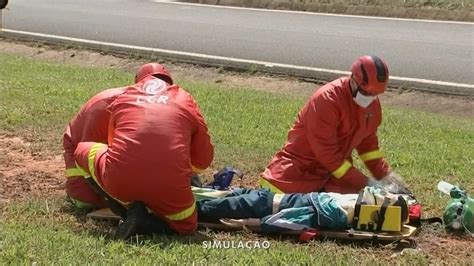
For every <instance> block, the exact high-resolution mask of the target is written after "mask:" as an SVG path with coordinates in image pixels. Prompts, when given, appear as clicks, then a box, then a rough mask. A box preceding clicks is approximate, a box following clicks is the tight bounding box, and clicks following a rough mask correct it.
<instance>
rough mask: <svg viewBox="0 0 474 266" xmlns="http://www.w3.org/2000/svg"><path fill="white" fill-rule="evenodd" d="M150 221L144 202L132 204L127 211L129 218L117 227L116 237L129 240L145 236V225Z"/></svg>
mask: <svg viewBox="0 0 474 266" xmlns="http://www.w3.org/2000/svg"><path fill="white" fill-rule="evenodd" d="M147 220H148V210H147V209H146V206H145V204H144V203H143V202H139V201H135V202H132V204H131V205H130V207H129V208H128V210H127V218H126V219H125V221H124V222H123V223H121V224H119V226H118V227H117V230H116V231H115V237H116V238H118V239H123V240H127V239H129V238H130V237H132V236H135V235H139V234H143V231H144V230H143V228H144V225H145V224H146V223H147Z"/></svg>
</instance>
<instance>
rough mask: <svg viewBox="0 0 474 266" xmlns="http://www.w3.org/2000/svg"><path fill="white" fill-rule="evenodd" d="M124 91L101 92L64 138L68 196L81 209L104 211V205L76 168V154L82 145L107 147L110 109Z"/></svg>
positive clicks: (84, 108)
mask: <svg viewBox="0 0 474 266" xmlns="http://www.w3.org/2000/svg"><path fill="white" fill-rule="evenodd" d="M124 91H125V88H114V89H108V90H105V91H102V92H100V93H98V94H96V95H95V96H93V97H92V98H91V99H90V100H89V101H87V102H86V103H85V104H84V105H83V106H82V108H81V110H80V111H79V113H77V114H76V116H75V117H74V118H73V119H72V120H71V122H70V123H69V125H68V126H67V128H66V130H65V132H64V134H63V147H64V162H65V164H66V177H67V180H66V194H67V195H68V196H69V198H70V199H71V201H72V202H73V204H74V205H75V206H76V207H78V208H103V207H105V203H104V201H103V199H102V197H100V196H99V195H98V194H97V193H96V192H95V191H94V190H92V188H91V187H90V186H89V185H88V184H87V183H86V181H85V179H84V176H85V175H87V173H85V172H84V171H83V170H82V169H80V168H78V167H77V166H76V161H75V159H74V151H75V150H76V147H77V145H78V144H79V143H80V142H83V141H94V142H100V143H107V138H108V127H109V119H110V113H109V111H108V110H107V107H108V105H109V104H110V103H112V102H113V101H114V100H115V99H116V98H117V96H118V95H120V94H122V93H123V92H124Z"/></svg>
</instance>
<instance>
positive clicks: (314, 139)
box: [260, 56, 405, 194]
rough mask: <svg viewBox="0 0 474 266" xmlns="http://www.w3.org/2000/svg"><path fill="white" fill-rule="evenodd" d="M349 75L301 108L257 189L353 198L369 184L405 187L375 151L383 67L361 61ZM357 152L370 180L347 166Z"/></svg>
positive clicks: (385, 79)
mask: <svg viewBox="0 0 474 266" xmlns="http://www.w3.org/2000/svg"><path fill="white" fill-rule="evenodd" d="M351 72H352V73H351V75H350V76H347V77H343V78H339V79H337V80H334V81H332V82H330V83H328V84H326V85H324V86H322V87H321V88H320V89H318V90H317V91H316V92H315V93H314V94H313V96H312V97H311V98H310V99H309V100H308V101H307V103H306V105H305V106H304V107H303V108H302V110H301V111H300V113H299V114H298V117H297V119H296V122H295V123H294V125H293V128H292V129H291V130H290V132H289V133H288V140H287V142H286V144H285V146H284V147H283V149H282V150H281V151H279V152H278V153H277V154H276V155H275V156H274V157H273V159H272V161H271V162H270V164H269V165H268V166H267V168H266V169H265V171H264V172H263V173H262V178H261V180H260V185H261V187H263V188H268V189H270V190H271V191H274V192H277V193H297V192H300V193H308V192H313V191H326V192H338V193H344V194H346V193H358V192H359V191H360V190H361V189H362V188H364V187H365V186H367V185H372V184H371V183H376V182H384V183H388V182H390V183H397V184H400V185H401V187H404V186H405V184H404V183H403V182H402V178H401V177H399V176H397V175H396V174H395V173H393V171H392V170H391V169H390V167H389V165H388V163H387V162H386V160H385V158H384V155H383V153H382V152H381V151H380V150H379V141H378V137H377V129H378V128H379V126H380V124H381V122H382V112H381V105H380V101H379V99H378V96H379V95H381V94H382V93H383V92H384V91H385V89H386V87H387V84H388V80H389V71H388V67H387V65H386V63H385V61H383V60H382V59H381V58H379V57H377V56H362V57H360V58H358V59H357V60H355V61H354V63H353V64H352V66H351ZM354 149H355V150H357V152H358V154H359V156H360V158H361V159H362V161H363V162H364V163H365V166H366V167H367V168H368V169H369V170H370V172H371V174H372V176H373V177H374V179H375V180H378V181H375V180H374V179H371V178H368V177H367V176H365V175H364V174H363V173H362V172H361V171H359V170H358V169H357V168H356V167H354V166H353V164H352V152H353V150H354Z"/></svg>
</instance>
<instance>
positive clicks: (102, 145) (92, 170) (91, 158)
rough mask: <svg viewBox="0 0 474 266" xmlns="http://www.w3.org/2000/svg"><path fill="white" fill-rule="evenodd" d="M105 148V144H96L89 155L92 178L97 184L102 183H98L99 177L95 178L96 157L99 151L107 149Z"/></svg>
mask: <svg viewBox="0 0 474 266" xmlns="http://www.w3.org/2000/svg"><path fill="white" fill-rule="evenodd" d="M105 146H107V145H105V144H103V143H96V144H94V145H92V147H91V149H90V150H89V154H88V155H87V158H88V159H89V172H90V173H91V175H92V178H94V180H95V182H96V183H97V184H100V183H99V182H98V181H97V177H96V176H95V155H96V154H97V151H98V150H99V149H100V148H102V147H105Z"/></svg>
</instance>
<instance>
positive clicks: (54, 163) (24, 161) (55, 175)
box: [0, 134, 65, 206]
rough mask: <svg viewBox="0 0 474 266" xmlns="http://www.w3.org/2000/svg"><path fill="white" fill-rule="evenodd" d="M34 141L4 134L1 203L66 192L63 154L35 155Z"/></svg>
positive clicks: (0, 156)
mask: <svg viewBox="0 0 474 266" xmlns="http://www.w3.org/2000/svg"><path fill="white" fill-rule="evenodd" d="M29 150H30V143H28V142H25V141H24V140H22V139H20V138H18V137H14V136H8V135H4V134H0V178H1V180H0V182H1V186H0V205H1V206H4V205H6V204H8V203H9V202H11V201H18V200H23V199H26V198H30V197H45V196H48V197H49V196H54V195H59V194H64V192H63V191H64V181H65V179H64V169H63V164H64V163H63V161H62V156H61V155H58V156H54V157H52V158H44V159H42V160H40V159H38V158H34V157H33V156H32V155H31V154H30V152H29Z"/></svg>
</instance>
